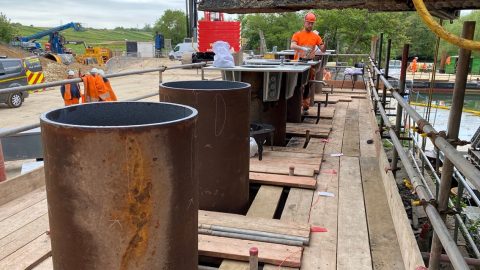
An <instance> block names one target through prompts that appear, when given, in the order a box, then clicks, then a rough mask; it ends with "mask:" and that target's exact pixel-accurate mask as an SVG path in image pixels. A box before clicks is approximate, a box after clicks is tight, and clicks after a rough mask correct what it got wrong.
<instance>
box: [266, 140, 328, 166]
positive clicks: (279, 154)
mask: <svg viewBox="0 0 480 270" xmlns="http://www.w3.org/2000/svg"><path fill="white" fill-rule="evenodd" d="M317 140H318V139H317ZM279 148H280V147H279ZM282 148H285V149H289V147H282ZM274 149H275V148H274ZM263 157H264V158H266V159H268V158H296V159H305V160H306V162H307V163H308V162H310V160H311V159H320V158H322V155H321V154H314V153H302V152H288V151H278V150H276V149H275V150H270V149H264V151H263ZM308 164H310V163H308Z"/></svg>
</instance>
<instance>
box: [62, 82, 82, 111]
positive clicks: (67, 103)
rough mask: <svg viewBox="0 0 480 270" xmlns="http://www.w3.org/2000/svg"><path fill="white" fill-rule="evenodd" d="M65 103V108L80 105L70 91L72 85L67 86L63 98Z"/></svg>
mask: <svg viewBox="0 0 480 270" xmlns="http://www.w3.org/2000/svg"><path fill="white" fill-rule="evenodd" d="M63 101H64V102H65V106H70V105H74V104H78V103H79V100H78V98H76V97H74V98H72V91H71V89H70V84H66V85H65V94H64V96H63Z"/></svg>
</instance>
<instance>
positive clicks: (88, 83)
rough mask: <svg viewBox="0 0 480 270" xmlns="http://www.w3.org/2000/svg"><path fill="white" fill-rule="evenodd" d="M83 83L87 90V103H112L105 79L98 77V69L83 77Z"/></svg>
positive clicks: (93, 69)
mask: <svg viewBox="0 0 480 270" xmlns="http://www.w3.org/2000/svg"><path fill="white" fill-rule="evenodd" d="M82 81H83V85H84V89H85V93H84V95H85V102H86V103H89V102H100V101H111V98H110V93H109V92H108V89H107V87H106V86H105V83H104V82H103V78H102V77H101V76H100V75H98V69H97V68H92V70H91V71H90V74H85V75H83V76H82Z"/></svg>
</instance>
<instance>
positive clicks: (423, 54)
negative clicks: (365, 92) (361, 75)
mask: <svg viewBox="0 0 480 270" xmlns="http://www.w3.org/2000/svg"><path fill="white" fill-rule="evenodd" d="M314 13H315V14H316V16H317V23H316V24H315V27H314V28H315V29H316V30H317V31H319V33H320V35H321V36H322V37H323V39H324V41H325V43H326V44H327V46H328V48H329V49H334V50H337V51H338V52H339V53H365V52H369V51H370V44H371V38H372V36H375V35H379V34H380V33H384V39H385V41H386V40H387V39H392V57H394V58H399V57H400V56H401V49H402V47H403V44H404V43H410V44H411V47H410V54H411V55H415V56H418V57H419V58H420V59H421V60H427V61H432V60H433V55H434V48H435V42H436V37H435V35H434V34H433V33H432V32H431V31H430V30H429V29H428V28H427V27H426V26H425V25H424V24H423V22H422V21H421V19H420V17H419V16H418V15H417V13H416V12H389V13H387V12H368V11H367V10H362V9H342V10H315V11H314ZM304 14H305V11H303V12H289V13H272V14H247V15H240V16H238V18H237V20H239V21H240V22H241V23H242V39H244V40H245V41H246V42H245V43H244V44H243V46H244V49H245V50H256V51H258V50H259V47H260V36H259V30H261V31H263V34H264V36H265V42H266V44H267V47H268V49H270V50H271V49H272V48H273V47H274V46H276V47H277V48H278V50H282V49H288V48H289V44H290V38H291V36H292V34H293V33H294V32H296V31H298V30H300V29H301V28H302V26H303V16H304ZM200 15H202V14H200ZM467 20H473V21H477V22H479V23H480V11H473V12H472V13H470V14H469V15H466V16H462V17H460V18H459V19H458V20H455V21H453V22H452V23H450V22H445V23H444V26H445V28H446V29H447V30H448V31H451V32H452V33H455V34H457V35H460V33H461V30H462V25H463V22H464V21H467ZM142 30H143V31H151V32H153V33H154V32H159V33H162V34H163V35H164V37H165V38H168V39H171V40H172V44H177V43H180V42H182V41H183V38H184V37H186V33H187V18H186V15H185V13H184V12H183V11H181V10H166V11H165V12H164V13H163V14H162V16H161V17H160V18H159V19H158V20H157V21H156V22H155V24H154V25H153V26H150V25H146V26H145V27H144V28H143V29H142ZM14 35H15V30H14V27H13V26H12V23H11V22H10V20H9V19H8V18H7V17H6V15H5V14H2V13H0V41H3V42H9V41H10V40H11V38H12V37H13V36H14ZM475 36H476V37H479V36H480V25H477V27H476V34H475ZM384 48H385V46H384ZM440 54H444V55H457V54H458V48H456V47H455V46H454V45H451V44H448V43H447V42H444V41H442V42H441V43H440ZM473 55H474V56H475V57H479V56H480V52H474V53H473Z"/></svg>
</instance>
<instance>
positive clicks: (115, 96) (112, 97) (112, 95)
mask: <svg viewBox="0 0 480 270" xmlns="http://www.w3.org/2000/svg"><path fill="white" fill-rule="evenodd" d="M104 82H105V87H106V88H107V91H108V93H109V94H110V101H117V95H115V92H113V88H112V85H111V84H110V81H108V80H107V81H104Z"/></svg>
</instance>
